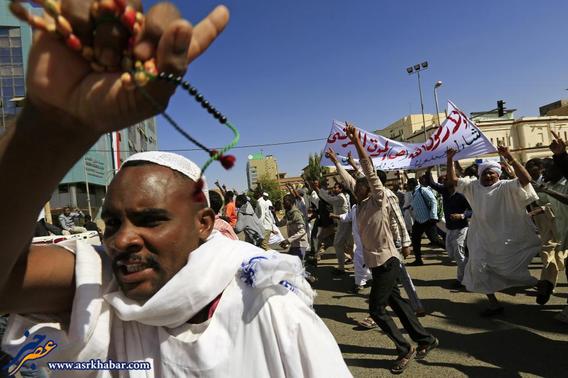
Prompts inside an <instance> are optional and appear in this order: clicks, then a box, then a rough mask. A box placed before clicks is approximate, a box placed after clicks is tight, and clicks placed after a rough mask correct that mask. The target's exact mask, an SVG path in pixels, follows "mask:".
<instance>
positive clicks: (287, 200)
mask: <svg viewBox="0 0 568 378" xmlns="http://www.w3.org/2000/svg"><path fill="white" fill-rule="evenodd" d="M283 203H284V209H285V210H286V211H290V210H292V206H294V201H293V200H292V199H291V198H289V197H284V201H283Z"/></svg>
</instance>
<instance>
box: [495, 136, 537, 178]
mask: <svg viewBox="0 0 568 378" xmlns="http://www.w3.org/2000/svg"><path fill="white" fill-rule="evenodd" d="M497 150H498V151H499V155H501V156H503V158H505V160H507V162H508V163H509V164H511V165H512V166H513V169H514V170H515V174H516V175H517V178H518V179H519V183H520V184H521V186H523V187H524V186H527V185H528V184H530V182H531V176H530V174H529V173H528V172H527V170H526V169H525V167H524V166H523V165H522V164H521V163H519V162H518V161H517V160H516V159H515V158H514V157H513V155H511V152H510V151H509V148H507V147H505V146H498V147H497Z"/></svg>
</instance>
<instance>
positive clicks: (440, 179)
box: [438, 175, 447, 185]
mask: <svg viewBox="0 0 568 378" xmlns="http://www.w3.org/2000/svg"><path fill="white" fill-rule="evenodd" d="M446 181H447V177H446V175H441V176H440V177H438V184H441V185H446Z"/></svg>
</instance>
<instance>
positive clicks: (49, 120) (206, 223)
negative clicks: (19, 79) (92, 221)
mask: <svg viewBox="0 0 568 378" xmlns="http://www.w3.org/2000/svg"><path fill="white" fill-rule="evenodd" d="M156 7H157V8H154V9H153V10H151V11H150V12H149V13H148V16H147V19H146V23H147V24H146V26H148V27H147V28H145V31H144V32H143V34H142V35H140V38H139V40H137V45H136V46H135V51H137V53H138V54H140V55H141V56H144V54H153V53H152V51H155V53H156V54H157V64H158V69H159V70H160V71H165V72H169V73H172V74H174V75H183V73H184V72H185V69H186V67H187V64H188V62H189V60H190V59H193V58H195V57H197V56H198V55H199V54H200V53H201V52H202V51H203V50H204V49H205V48H207V46H208V45H209V44H210V43H211V42H212V41H213V40H214V39H215V36H217V35H218V34H219V33H220V32H221V31H222V29H223V28H224V26H225V24H226V23H227V21H228V12H227V10H226V8H224V7H219V8H217V9H215V10H214V11H213V12H212V13H211V14H210V15H209V16H208V17H207V19H206V20H204V21H203V22H202V23H200V24H198V25H197V26H196V27H195V28H193V29H192V28H191V26H190V25H189V23H188V22H187V21H185V20H181V19H179V14H178V13H177V11H175V8H173V6H172V5H171V4H163V3H160V4H158V5H156ZM87 9H88V7H87ZM174 11H175V12H174ZM62 12H63V13H64V15H65V17H66V18H67V19H69V20H80V18H77V17H73V16H77V15H74V14H73V12H74V10H73V9H64V10H63V11H62ZM77 22H79V21H77ZM151 25H160V27H150V26H151ZM163 25H166V27H165V30H164V27H163ZM74 26H75V27H76V26H77V25H74ZM106 38H107V39H106V40H105V37H104V36H101V38H100V39H99V38H98V39H97V46H96V47H97V50H98V49H103V50H104V48H106V47H109V45H110V46H115V43H117V41H115V40H114V38H120V36H116V35H113V36H112V37H109V36H107V37H106ZM147 90H148V92H149V93H150V94H151V95H152V96H153V97H154V98H155V99H156V101H159V102H160V103H161V104H162V105H164V106H165V105H166V104H167V101H168V98H169V97H170V96H171V95H172V93H173V87H172V86H171V85H168V84H164V83H152V84H151V85H149V86H148V87H147ZM27 95H28V96H27V103H26V105H25V107H24V109H23V110H22V113H21V114H20V116H19V117H18V119H17V122H16V125H12V126H11V127H9V128H8V130H7V131H6V132H5V134H4V135H3V136H2V138H0V175H1V176H2V178H3V180H6V183H10V185H2V186H1V187H0V196H1V197H2V198H3V199H4V200H5V201H6V204H5V208H4V209H5V210H6V211H7V212H9V213H12V214H16V215H15V216H14V217H10V220H9V221H8V220H7V219H5V220H2V221H0V222H3V223H2V224H1V226H2V229H3V230H4V231H5V234H4V237H2V238H1V239H0V314H4V313H9V314H11V316H10V321H9V325H8V329H7V333H6V335H5V336H4V339H3V342H4V344H3V349H4V350H5V351H7V352H8V353H9V354H10V355H12V356H13V357H15V358H14V359H13V360H12V361H10V363H9V364H8V366H3V367H0V369H1V368H6V369H8V371H9V372H11V373H15V370H17V368H18V365H19V364H20V362H22V361H25V360H26V358H27V359H32V360H33V362H34V364H35V365H36V366H38V365H45V363H51V362H56V361H57V362H61V361H68V362H69V364H65V365H59V366H57V365H51V367H50V366H49V365H48V367H50V368H51V369H57V368H58V367H61V368H66V370H64V371H63V370H61V371H57V372H55V371H54V373H57V374H58V375H61V374H63V375H69V376H74V377H75V376H100V377H110V376H114V375H118V374H120V376H137V377H140V376H144V377H153V376H156V377H204V376H207V377H228V376H231V377H244V376H247V377H248V376H259V377H288V376H289V377H298V376H313V377H330V376H334V377H336V376H350V373H349V371H348V369H347V367H346V365H345V362H344V361H343V359H342V357H341V352H340V350H339V348H338V346H337V344H336V342H335V340H334V339H333V336H332V335H331V333H330V332H329V331H328V330H327V328H326V327H325V325H324V324H323V322H322V321H321V319H320V318H319V317H317V315H316V314H315V313H314V311H313V310H312V309H311V303H312V301H313V292H312V290H311V288H310V286H309V284H308V283H307V282H306V281H305V279H304V277H303V268H302V265H301V263H300V261H299V260H298V259H296V258H295V257H290V256H284V255H280V254H277V253H275V252H273V253H266V252H264V251H262V250H259V249H258V248H256V247H255V246H252V245H250V244H248V243H243V242H240V241H234V240H229V239H227V238H225V237H223V236H221V235H220V234H219V233H218V232H216V231H213V224H214V219H215V216H214V213H213V211H212V210H211V209H210V208H208V207H207V202H206V194H207V191H206V186H205V185H204V186H203V187H199V186H197V183H196V182H197V181H198V179H199V178H200V176H201V171H200V169H199V168H198V167H197V166H196V165H195V164H194V163H193V162H191V161H189V160H187V159H186V158H184V157H182V156H179V155H175V154H171V153H162V152H145V153H141V154H136V155H133V156H132V157H130V158H129V159H128V160H127V161H125V163H124V165H123V167H122V168H121V170H120V171H119V172H118V174H117V175H116V177H115V178H114V179H113V181H112V182H111V184H110V186H109V189H108V192H107V196H106V200H105V203H104V209H103V215H102V217H103V219H104V221H105V225H106V228H105V233H104V238H103V244H104V248H101V249H95V248H94V247H93V246H91V245H87V244H84V243H82V242H81V241H70V242H68V243H66V244H63V245H51V246H35V245H32V246H30V245H29V241H30V239H31V235H32V233H33V229H34V226H35V220H36V216H37V213H38V212H39V210H40V208H41V207H42V206H43V204H44V202H45V201H46V199H47V198H49V196H50V195H51V193H52V192H53V189H54V187H55V186H57V183H58V182H59V180H60V179H61V178H62V177H63V176H64V175H65V173H66V172H67V171H68V170H69V169H70V168H71V167H72V166H73V164H74V163H75V162H76V161H77V160H78V159H79V158H80V157H81V156H82V155H83V154H84V153H85V152H86V151H87V150H88V148H89V147H90V146H91V145H92V144H93V143H94V142H96V141H97V140H98V139H99V138H100V137H101V136H103V135H104V134H105V133H107V132H109V131H113V130H119V129H121V128H124V127H127V126H129V125H131V124H134V123H136V122H138V121H140V120H142V119H144V118H146V117H148V116H149V115H151V112H150V110H151V109H152V107H149V106H148V105H147V103H146V102H145V99H144V97H143V96H141V95H140V94H139V93H138V92H137V91H134V92H127V91H126V90H125V89H124V88H123V87H122V85H121V82H120V80H119V75H117V74H115V73H99V72H94V71H91V67H90V65H89V64H88V62H86V61H83V60H82V58H80V57H78V56H77V55H76V53H75V52H73V51H71V50H69V49H68V48H67V47H66V46H65V45H64V43H63V42H62V40H60V39H58V38H54V37H52V36H50V35H46V34H44V33H41V32H39V33H38V34H37V35H36V36H35V39H34V44H33V45H32V48H31V51H30V59H29V63H28V92H27ZM69 141H72V143H69ZM29 151H34V152H35V153H36V154H38V155H39V156H42V160H43V162H44V164H42V165H41V166H38V165H37V164H36V162H35V160H34V159H29V156H28V155H29ZM45 166H49V167H50V169H45ZM203 180H204V178H203ZM14 188H18V190H14ZM199 190H202V191H203V195H201V193H200V192H199ZM30 346H31V347H30ZM30 348H31V349H30ZM111 360H112V361H111ZM118 362H120V365H119V366H120V369H121V370H120V371H117V370H115V371H110V370H109V369H112V366H115V369H116V366H117V365H116V364H117V363H118ZM136 368H137V369H138V370H133V369H136ZM95 369H97V370H95Z"/></svg>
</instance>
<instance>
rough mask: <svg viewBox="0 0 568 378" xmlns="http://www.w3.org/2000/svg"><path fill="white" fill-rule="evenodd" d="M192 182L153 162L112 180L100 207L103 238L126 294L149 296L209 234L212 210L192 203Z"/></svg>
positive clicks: (124, 170) (142, 299)
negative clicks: (103, 222)
mask: <svg viewBox="0 0 568 378" xmlns="http://www.w3.org/2000/svg"><path fill="white" fill-rule="evenodd" d="M194 187H195V183H194V182H193V181H191V180H189V179H186V178H184V177H181V176H180V175H179V174H176V173H174V171H172V170H171V169H169V168H166V167H162V166H158V165H154V164H149V165H143V166H135V167H126V168H124V169H122V170H121V171H120V172H119V173H118V175H117V176H116V177H115V179H114V180H113V181H112V183H111V185H110V187H109V191H108V194H107V197H106V200H105V203H104V207H103V212H102V218H103V220H104V221H105V225H106V227H105V233H104V237H103V243H104V246H105V248H106V251H107V253H108V254H109V256H110V257H111V258H112V260H113V262H112V267H113V271H114V274H115V277H116V279H117V281H118V284H119V286H120V288H121V289H122V291H123V292H124V294H125V295H126V296H127V297H129V298H132V299H135V300H139V301H145V300H147V299H149V298H150V297H152V296H153V295H154V294H155V293H156V292H158V291H159V290H160V289H161V288H162V287H163V286H164V285H165V284H166V283H167V282H168V281H169V280H170V279H171V278H172V277H173V276H174V275H175V274H176V273H177V272H178V271H179V270H180V269H181V268H182V267H183V266H185V265H186V263H187V258H188V255H189V253H190V252H191V251H193V250H194V249H196V248H197V247H198V246H199V244H200V242H201V241H203V240H205V239H206V238H207V237H208V236H209V234H210V233H211V230H212V226H213V222H214V218H215V214H213V211H212V210H210V209H204V208H203V207H204V206H203V204H199V203H198V204H196V203H194V202H193V198H192V193H193V191H194ZM188 284H191V283H188Z"/></svg>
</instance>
